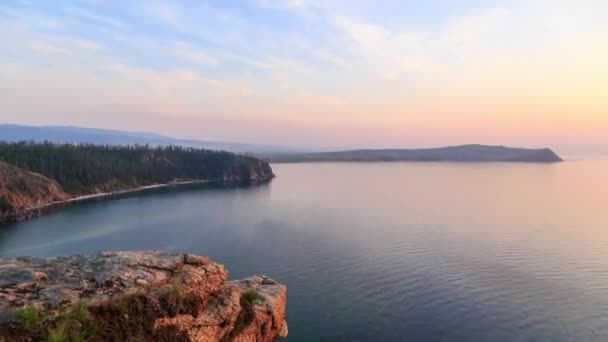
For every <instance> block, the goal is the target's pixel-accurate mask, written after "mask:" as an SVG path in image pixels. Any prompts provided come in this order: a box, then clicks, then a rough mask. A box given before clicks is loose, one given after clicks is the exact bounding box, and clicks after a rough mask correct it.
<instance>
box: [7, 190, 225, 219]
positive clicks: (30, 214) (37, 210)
mask: <svg viewBox="0 0 608 342" xmlns="http://www.w3.org/2000/svg"><path fill="white" fill-rule="evenodd" d="M211 182H214V180H202V179H201V180H191V181H180V182H170V183H161V184H150V185H145V186H139V187H136V188H132V189H125V190H117V191H110V192H100V193H95V194H89V195H82V196H76V197H72V198H68V199H66V200H62V201H53V202H49V203H44V204H40V205H36V206H33V207H29V208H25V209H22V210H19V211H17V212H14V213H11V214H10V215H7V216H4V217H2V218H0V226H2V225H4V224H8V223H11V222H20V221H25V220H28V219H31V218H34V217H38V216H42V215H44V214H46V213H48V212H50V211H52V210H53V208H55V207H61V206H63V205H70V204H73V203H79V202H86V201H93V200H105V199H111V198H113V197H118V196H122V195H128V194H136V193H140V192H145V191H148V190H153V189H162V188H170V187H179V186H184V185H196V184H206V183H211Z"/></svg>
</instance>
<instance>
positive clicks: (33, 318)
mask: <svg viewBox="0 0 608 342" xmlns="http://www.w3.org/2000/svg"><path fill="white" fill-rule="evenodd" d="M43 318H44V315H43V314H42V313H41V312H40V310H38V309H36V308H35V307H25V308H21V309H17V310H16V311H15V320H16V321H17V323H19V325H20V326H21V327H22V328H23V329H26V330H28V329H31V328H32V327H33V326H35V325H36V324H38V323H39V322H40V321H41V320H42V319H43Z"/></svg>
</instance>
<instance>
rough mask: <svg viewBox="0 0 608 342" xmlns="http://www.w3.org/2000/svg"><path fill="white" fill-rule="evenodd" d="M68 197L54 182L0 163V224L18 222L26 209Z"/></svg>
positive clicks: (25, 212) (25, 213)
mask: <svg viewBox="0 0 608 342" xmlns="http://www.w3.org/2000/svg"><path fill="white" fill-rule="evenodd" d="M69 197H70V196H69V195H68V194H66V193H65V192H64V191H63V190H62V189H61V186H59V184H57V182H55V181H54V180H51V179H48V178H46V177H44V176H42V175H39V174H37V173H33V172H29V171H26V170H23V169H20V168H18V167H16V166H12V165H9V164H7V163H4V162H1V161H0V222H2V221H11V220H19V219H21V218H23V217H22V216H23V215H27V211H25V209H26V208H31V207H34V206H37V205H41V204H45V203H50V202H54V201H61V200H65V199H67V198H69Z"/></svg>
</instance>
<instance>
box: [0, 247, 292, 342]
mask: <svg viewBox="0 0 608 342" xmlns="http://www.w3.org/2000/svg"><path fill="white" fill-rule="evenodd" d="M227 279H228V271H227V270H226V269H225V268H224V266H223V265H221V264H217V263H215V262H212V261H211V260H209V259H208V258H207V257H203V256H198V255H192V254H180V253H162V252H153V251H139V252H106V253H101V254H98V255H94V256H70V257H59V258H54V259H35V258H29V257H21V258H13V259H2V260H0V336H1V337H0V340H1V339H2V338H4V340H6V341H39V340H47V341H131V340H136V341H239V342H248V341H273V340H275V339H276V338H278V337H285V336H287V323H286V322H285V306H286V302H287V288H286V287H285V286H284V285H281V284H279V283H278V282H276V281H274V280H272V279H270V278H268V277H264V276H253V277H250V278H247V279H243V280H235V281H227Z"/></svg>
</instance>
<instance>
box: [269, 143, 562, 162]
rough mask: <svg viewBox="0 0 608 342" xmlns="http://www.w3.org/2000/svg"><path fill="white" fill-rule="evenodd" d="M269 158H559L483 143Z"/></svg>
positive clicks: (543, 151)
mask: <svg viewBox="0 0 608 342" xmlns="http://www.w3.org/2000/svg"><path fill="white" fill-rule="evenodd" d="M269 158H270V161H271V162H273V163H298V162H381V161H452V162H529V163H555V162H560V161H562V159H561V158H560V157H559V156H558V155H557V154H555V152H553V151H551V150H550V149H547V148H544V149H526V148H512V147H506V146H486V145H462V146H450V147H441V148H427V149H381V150H350V151H337V152H320V153H292V154H274V155H271V156H269Z"/></svg>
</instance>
